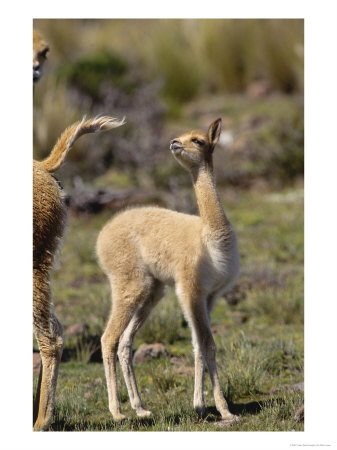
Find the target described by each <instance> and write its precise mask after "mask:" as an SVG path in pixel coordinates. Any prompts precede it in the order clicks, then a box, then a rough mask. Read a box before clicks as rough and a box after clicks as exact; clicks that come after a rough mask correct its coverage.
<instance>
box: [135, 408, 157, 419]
mask: <svg viewBox="0 0 337 450" xmlns="http://www.w3.org/2000/svg"><path fill="white" fill-rule="evenodd" d="M136 414H137V416H138V417H153V414H152V412H151V411H149V410H147V409H144V408H138V409H137V410H136Z"/></svg>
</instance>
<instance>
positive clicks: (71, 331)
mask: <svg viewBox="0 0 337 450" xmlns="http://www.w3.org/2000/svg"><path fill="white" fill-rule="evenodd" d="M88 329H89V326H88V324H87V323H85V322H82V323H74V324H73V325H69V327H67V328H66V329H65V330H64V334H67V335H68V336H79V335H80V334H83V333H85V332H86V331H87V330H88Z"/></svg>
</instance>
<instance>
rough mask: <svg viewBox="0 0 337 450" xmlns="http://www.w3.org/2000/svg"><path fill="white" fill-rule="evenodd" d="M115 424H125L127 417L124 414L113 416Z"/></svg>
mask: <svg viewBox="0 0 337 450" xmlns="http://www.w3.org/2000/svg"><path fill="white" fill-rule="evenodd" d="M112 416H113V420H114V422H123V421H124V420H126V419H127V417H126V416H125V415H124V414H122V413H116V414H112Z"/></svg>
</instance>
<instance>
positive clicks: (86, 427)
mask: <svg viewBox="0 0 337 450" xmlns="http://www.w3.org/2000/svg"><path fill="white" fill-rule="evenodd" d="M280 403H282V404H284V403H285V401H284V399H282V398H274V399H268V400H261V401H252V402H248V403H233V402H228V406H229V410H230V412H231V413H232V414H235V415H237V416H242V415H246V414H248V415H254V414H259V413H260V412H261V410H262V409H263V408H267V407H268V408H270V407H271V406H273V405H274V404H278V405H279V404H280ZM190 413H191V414H189V413H188V412H186V414H184V415H182V414H178V413H177V414H168V415H166V416H165V422H167V424H170V425H173V426H174V425H181V423H182V420H183V419H184V417H185V418H186V415H193V416H194V415H195V422H196V423H197V422H198V421H200V420H202V421H204V422H208V423H212V422H218V421H219V418H220V417H221V416H220V414H219V412H218V410H217V409H216V408H215V406H209V407H207V408H206V412H205V416H204V418H202V419H198V418H197V416H196V414H195V413H194V412H192V410H191V411H190ZM156 423H157V420H156V418H151V417H146V418H145V417H144V418H139V417H134V418H132V417H130V418H128V419H127V420H126V421H124V422H122V423H121V424H118V423H115V422H114V421H113V420H112V419H111V420H106V421H103V422H100V421H98V420H92V419H91V420H90V419H89V420H81V421H80V422H77V423H74V422H69V421H67V420H65V419H62V418H60V419H58V420H56V421H55V422H54V423H53V424H52V425H51V428H50V431H92V430H96V431H130V430H133V431H137V430H141V429H143V428H147V427H153V426H155V425H156Z"/></svg>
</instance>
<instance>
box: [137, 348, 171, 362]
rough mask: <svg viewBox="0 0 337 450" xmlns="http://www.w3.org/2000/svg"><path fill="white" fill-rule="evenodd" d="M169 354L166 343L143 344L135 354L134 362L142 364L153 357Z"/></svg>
mask: <svg viewBox="0 0 337 450" xmlns="http://www.w3.org/2000/svg"><path fill="white" fill-rule="evenodd" d="M167 354H168V353H167V351H166V348H165V346H164V344H161V343H155V344H141V345H140V346H139V347H138V349H137V350H136V352H135V354H134V356H133V362H134V364H142V363H143V362H145V361H151V359H154V358H159V357H161V356H167Z"/></svg>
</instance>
